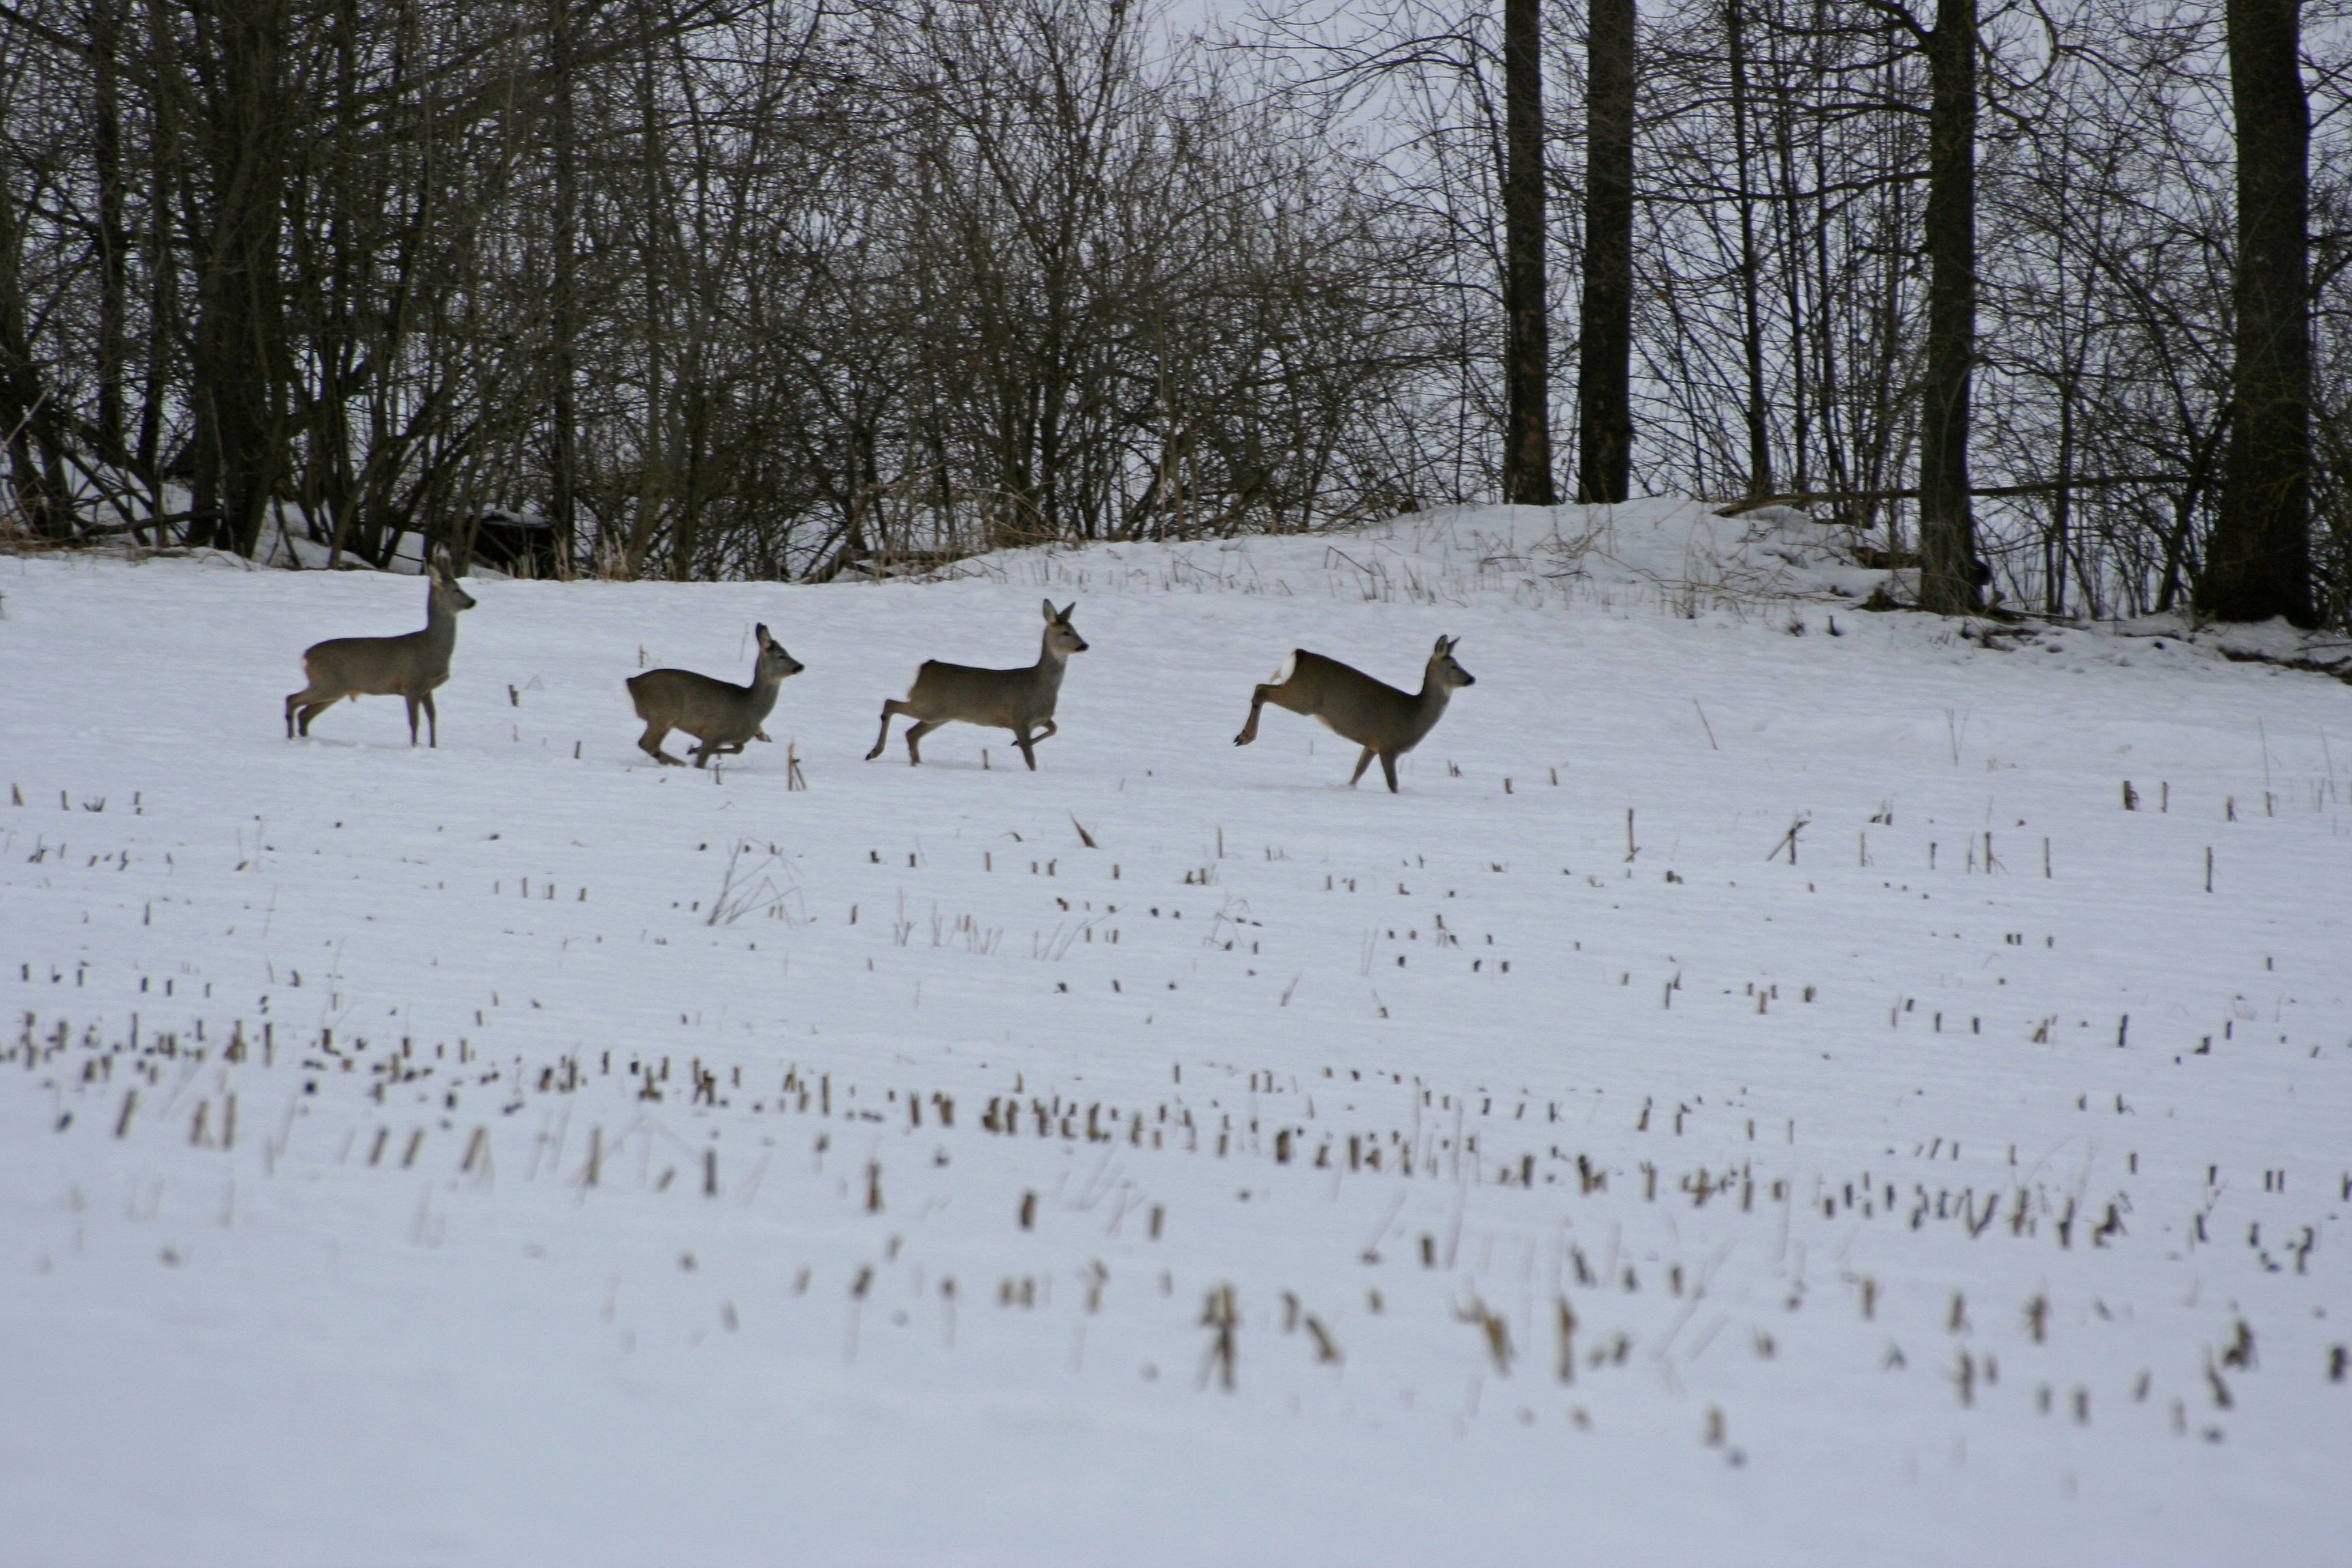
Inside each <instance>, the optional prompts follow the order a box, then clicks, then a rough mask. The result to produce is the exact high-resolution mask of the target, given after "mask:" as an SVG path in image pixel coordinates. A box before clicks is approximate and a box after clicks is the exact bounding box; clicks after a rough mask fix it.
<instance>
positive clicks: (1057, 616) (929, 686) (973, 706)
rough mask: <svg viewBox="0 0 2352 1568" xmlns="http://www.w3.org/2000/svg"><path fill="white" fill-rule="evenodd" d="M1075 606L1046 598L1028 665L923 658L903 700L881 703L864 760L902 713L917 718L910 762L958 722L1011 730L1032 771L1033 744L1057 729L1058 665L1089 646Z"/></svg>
mask: <svg viewBox="0 0 2352 1568" xmlns="http://www.w3.org/2000/svg"><path fill="white" fill-rule="evenodd" d="M1077 607H1078V605H1077V601H1076V600H1075V599H1074V600H1072V601H1071V602H1070V603H1069V604H1067V605H1064V606H1063V607H1062V608H1061V609H1060V610H1058V611H1056V610H1055V608H1054V601H1053V600H1051V599H1048V600H1046V601H1045V647H1043V648H1041V649H1039V650H1038V654H1037V662H1036V663H1035V664H1033V665H1031V666H1029V667H1028V668H1026V669H974V668H971V666H969V665H962V664H942V663H940V661H939V660H938V659H936V658H930V659H925V660H924V661H923V667H922V668H920V669H919V670H917V671H915V684H914V685H912V686H911V687H908V689H907V696H906V699H905V700H903V701H901V700H898V699H895V698H894V699H892V700H889V701H887V702H885V703H883V704H882V732H881V733H880V734H879V735H877V736H876V737H875V738H874V749H873V750H872V751H870V752H866V761H867V762H869V763H870V762H872V761H873V760H874V759H875V758H877V757H878V756H880V755H881V754H882V748H883V747H884V746H886V745H887V744H889V742H890V721H891V719H892V718H894V717H895V716H897V715H898V714H900V713H904V714H906V715H907V716H908V718H910V719H913V720H914V721H916V722H915V723H913V724H911V725H909V726H908V730H907V762H908V765H909V766H913V765H915V764H918V763H921V762H922V760H923V753H922V752H921V751H920V750H919V749H918V746H919V742H921V740H922V738H923V737H924V736H926V735H928V734H929V733H930V732H931V731H934V730H936V729H938V728H939V727H940V725H942V724H945V723H949V722H950V721H961V722H963V723H966V724H986V725H989V726H990V727H992V728H995V729H1004V730H1010V731H1013V744H1014V745H1016V746H1018V747H1020V748H1021V755H1022V756H1023V757H1024V758H1025V759H1026V760H1027V762H1028V763H1029V771H1030V772H1031V773H1035V772H1036V771H1037V753H1036V752H1035V751H1034V749H1033V748H1034V746H1035V745H1036V744H1037V742H1040V741H1042V740H1044V739H1045V737H1046V736H1048V735H1051V734H1052V733H1054V731H1055V723H1054V701H1055V699H1056V698H1058V697H1059V696H1060V695H1061V692H1062V670H1063V668H1064V667H1065V666H1066V664H1067V663H1068V661H1069V657H1070V655H1072V654H1074V653H1084V652H1086V651H1087V643H1086V639H1085V638H1084V637H1080V636H1078V634H1077V631H1076V628H1075V627H1073V626H1071V625H1070V612H1071V611H1072V610H1075V609H1076V608H1077ZM1032 731H1035V732H1034V733H1032Z"/></svg>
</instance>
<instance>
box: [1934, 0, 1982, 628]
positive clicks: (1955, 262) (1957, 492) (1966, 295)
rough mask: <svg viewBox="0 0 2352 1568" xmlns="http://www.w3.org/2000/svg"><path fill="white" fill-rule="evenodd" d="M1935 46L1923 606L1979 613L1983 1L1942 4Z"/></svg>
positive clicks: (1944, 1)
mask: <svg viewBox="0 0 2352 1568" xmlns="http://www.w3.org/2000/svg"><path fill="white" fill-rule="evenodd" d="M1976 69H1977V10H1976V0H1940V3H1939V4H1938V5H1937V7H1936V26H1935V30H1934V31H1933V32H1931V33H1929V34H1928V35H1927V76H1928V105H1927V220H1926V227H1927V236H1926V237H1927V266H1928V276H1927V368H1926V371H1925V374H1923V375H1922V377H1921V379H1920V387H1919V607H1920V608H1921V609H1923V610H1930V611H1933V612H1935V613H1936V614H1938V615H1947V616H1957V615H1966V614H1968V613H1969V612H1970V611H1973V610H1975V609H1977V608H1979V603H1980V601H1979V595H1978V592H1977V589H1978V582H1979V575H1980V569H1979V566H1978V564H1977V554H1976V520H1975V518H1974V516H1973V514H1972V513H1971V511H1970V510H1969V375H1970V373H1971V372H1972V371H1973V370H1974V368H1975V360H1976V321H1977V198H1976V169H1977V159H1976V135H1977V83H1976Z"/></svg>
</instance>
